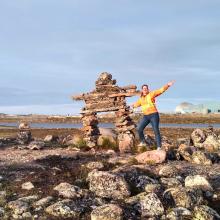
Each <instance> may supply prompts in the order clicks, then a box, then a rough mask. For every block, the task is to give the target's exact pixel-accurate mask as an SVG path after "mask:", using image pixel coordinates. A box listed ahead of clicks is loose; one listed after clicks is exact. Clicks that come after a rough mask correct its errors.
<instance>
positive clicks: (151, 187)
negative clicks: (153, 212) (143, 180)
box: [144, 183, 162, 195]
mask: <svg viewBox="0 0 220 220" xmlns="http://www.w3.org/2000/svg"><path fill="white" fill-rule="evenodd" d="M144 190H145V192H147V193H155V194H157V195H158V194H161V193H162V186H161V185H160V184H152V183H149V184H146V185H145V188H144Z"/></svg>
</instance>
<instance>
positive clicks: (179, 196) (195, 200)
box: [164, 187, 204, 209]
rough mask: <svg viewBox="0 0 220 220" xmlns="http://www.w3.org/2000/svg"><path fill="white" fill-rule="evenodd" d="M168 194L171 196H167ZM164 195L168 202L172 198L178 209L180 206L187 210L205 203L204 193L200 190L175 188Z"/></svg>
mask: <svg viewBox="0 0 220 220" xmlns="http://www.w3.org/2000/svg"><path fill="white" fill-rule="evenodd" d="M166 193H170V195H167V194H166ZM164 195H165V198H167V199H168V200H169V199H171V198H172V200H173V201H174V204H175V206H176V207H178V206H179V207H184V208H187V209H190V208H192V207H193V206H195V205H200V204H202V203H203V202H204V199H203V193H202V191H201V190H200V189H191V188H185V187H176V188H175V187H174V188H170V189H167V190H166V191H165V193H164ZM170 196H171V197H170Z"/></svg>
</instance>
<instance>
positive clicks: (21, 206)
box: [7, 200, 30, 217]
mask: <svg viewBox="0 0 220 220" xmlns="http://www.w3.org/2000/svg"><path fill="white" fill-rule="evenodd" d="M7 206H8V208H9V209H11V211H12V213H13V214H14V215H17V216H20V217H22V215H23V214H25V213H27V212H29V210H30V207H29V205H28V203H27V202H24V201H20V200H15V201H11V202H9V203H8V205H7Z"/></svg>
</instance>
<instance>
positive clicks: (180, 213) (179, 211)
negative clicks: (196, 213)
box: [166, 207, 192, 220]
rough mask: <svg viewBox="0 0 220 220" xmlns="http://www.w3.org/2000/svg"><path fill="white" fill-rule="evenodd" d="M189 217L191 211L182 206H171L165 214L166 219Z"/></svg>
mask: <svg viewBox="0 0 220 220" xmlns="http://www.w3.org/2000/svg"><path fill="white" fill-rule="evenodd" d="M191 217H192V212H191V211H190V210H188V209H186V208H183V207H176V208H173V209H171V210H170V211H169V213H168V214H167V215H166V219H169V220H181V219H191Z"/></svg>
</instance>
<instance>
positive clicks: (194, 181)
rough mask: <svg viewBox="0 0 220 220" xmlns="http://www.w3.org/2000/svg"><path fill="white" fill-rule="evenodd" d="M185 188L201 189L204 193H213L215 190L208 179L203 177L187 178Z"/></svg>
mask: <svg viewBox="0 0 220 220" xmlns="http://www.w3.org/2000/svg"><path fill="white" fill-rule="evenodd" d="M185 186H186V187H191V188H199V189H202V190H204V191H206V190H209V191H213V188H212V186H211V184H210V183H209V181H208V180H207V179H206V177H204V176H201V175H194V176H187V177H186V179H185Z"/></svg>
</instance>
